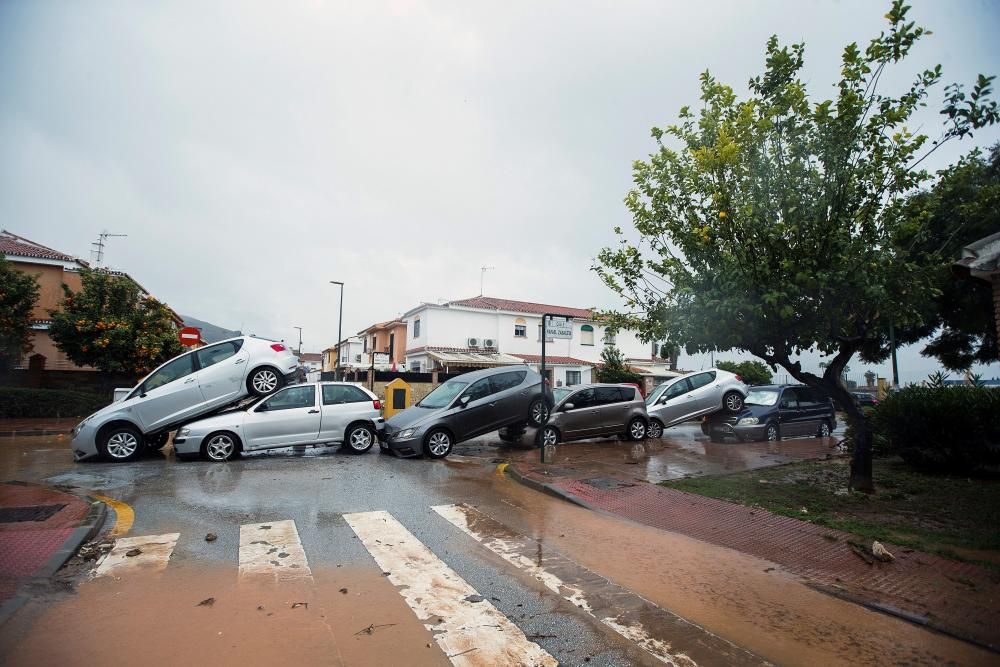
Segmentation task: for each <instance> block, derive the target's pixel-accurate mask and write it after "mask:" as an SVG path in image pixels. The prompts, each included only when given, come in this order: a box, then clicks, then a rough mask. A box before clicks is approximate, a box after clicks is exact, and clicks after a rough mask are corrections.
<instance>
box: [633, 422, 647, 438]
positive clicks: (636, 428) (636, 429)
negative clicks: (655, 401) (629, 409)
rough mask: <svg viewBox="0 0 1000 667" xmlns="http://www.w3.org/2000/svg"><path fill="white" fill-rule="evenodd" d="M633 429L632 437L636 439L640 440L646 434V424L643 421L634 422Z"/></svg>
mask: <svg viewBox="0 0 1000 667" xmlns="http://www.w3.org/2000/svg"><path fill="white" fill-rule="evenodd" d="M631 430H632V437H633V438H635V439H636V440H639V439H640V438H642V436H644V435H646V425H645V424H643V423H642V422H633V423H632V429H631Z"/></svg>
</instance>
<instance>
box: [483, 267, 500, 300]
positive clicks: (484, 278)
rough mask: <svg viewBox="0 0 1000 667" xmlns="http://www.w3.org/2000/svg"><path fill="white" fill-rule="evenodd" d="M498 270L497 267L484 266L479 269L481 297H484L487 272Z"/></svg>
mask: <svg viewBox="0 0 1000 667" xmlns="http://www.w3.org/2000/svg"><path fill="white" fill-rule="evenodd" d="M496 268H497V267H495V266H482V267H480V268H479V296H482V295H483V286H484V285H485V284H486V272H487V271H492V270H494V269H496Z"/></svg>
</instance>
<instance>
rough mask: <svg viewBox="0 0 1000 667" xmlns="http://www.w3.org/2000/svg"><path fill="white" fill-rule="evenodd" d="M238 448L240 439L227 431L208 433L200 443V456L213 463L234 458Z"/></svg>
mask: <svg viewBox="0 0 1000 667" xmlns="http://www.w3.org/2000/svg"><path fill="white" fill-rule="evenodd" d="M239 450H240V439H239V438H237V437H236V436H235V435H234V434H232V433H230V432H228V431H216V432H215V433H209V434H208V436H207V437H206V438H205V439H204V440H203V441H202V443H201V457H202V458H203V459H205V460H206V461H214V462H215V463H225V462H226V461H229V460H230V459H233V458H235V457H236V455H237V453H238V452H239Z"/></svg>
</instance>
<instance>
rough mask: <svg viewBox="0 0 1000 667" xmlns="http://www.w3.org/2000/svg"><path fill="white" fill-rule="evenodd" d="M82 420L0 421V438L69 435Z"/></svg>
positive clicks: (66, 418) (46, 418)
mask: <svg viewBox="0 0 1000 667" xmlns="http://www.w3.org/2000/svg"><path fill="white" fill-rule="evenodd" d="M80 419H81V418H80V417H64V418H61V419H57V418H55V417H40V418H14V419H0V437H14V436H22V435H57V434H60V433H69V432H70V431H72V430H73V427H74V426H76V425H77V424H78V423H79V422H80Z"/></svg>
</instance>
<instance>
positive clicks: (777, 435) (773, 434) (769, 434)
mask: <svg viewBox="0 0 1000 667" xmlns="http://www.w3.org/2000/svg"><path fill="white" fill-rule="evenodd" d="M766 438H767V439H768V440H770V441H775V440H781V431H780V430H778V425H777V424H775V423H774V422H771V423H770V424H768V425H767V431H766Z"/></svg>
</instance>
